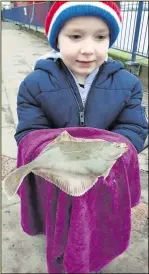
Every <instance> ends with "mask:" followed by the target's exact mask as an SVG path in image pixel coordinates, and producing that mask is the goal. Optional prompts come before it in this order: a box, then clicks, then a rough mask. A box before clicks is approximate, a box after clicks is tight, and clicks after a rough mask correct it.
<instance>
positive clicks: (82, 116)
mask: <svg viewBox="0 0 149 274" xmlns="http://www.w3.org/2000/svg"><path fill="white" fill-rule="evenodd" d="M79 115H80V126H81V127H84V122H85V121H84V111H80V112H79Z"/></svg>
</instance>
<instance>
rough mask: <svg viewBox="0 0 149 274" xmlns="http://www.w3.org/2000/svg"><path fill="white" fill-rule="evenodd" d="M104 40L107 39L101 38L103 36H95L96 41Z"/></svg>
mask: <svg viewBox="0 0 149 274" xmlns="http://www.w3.org/2000/svg"><path fill="white" fill-rule="evenodd" d="M106 38H107V36H103V35H99V36H96V39H97V40H104V39H106Z"/></svg>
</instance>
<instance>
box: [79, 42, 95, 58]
mask: <svg viewBox="0 0 149 274" xmlns="http://www.w3.org/2000/svg"><path fill="white" fill-rule="evenodd" d="M80 52H81V53H82V54H89V55H91V54H93V53H94V46H93V44H92V43H91V42H90V41H88V42H87V43H84V44H83V45H82V47H81V49H80Z"/></svg>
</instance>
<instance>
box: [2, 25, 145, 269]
mask: <svg viewBox="0 0 149 274" xmlns="http://www.w3.org/2000/svg"><path fill="white" fill-rule="evenodd" d="M49 50H50V49H49V46H48V44H47V42H45V41H44V40H42V39H40V38H37V37H36V36H34V35H32V34H30V33H27V32H25V31H23V30H20V29H19V27H18V26H15V25H13V24H12V23H7V22H3V24H2V179H3V178H4V177H5V176H6V175H7V174H8V173H9V172H10V171H11V170H13V169H14V168H15V166H16V157H17V146H16V143H15V140H14V137H13V136H14V133H15V128H16V125H17V115H16V98H17V92H18V87H19V85H20V82H21V81H22V80H23V79H24V77H25V76H26V75H27V74H28V73H29V72H31V70H32V66H33V64H34V62H35V61H36V59H37V58H38V57H39V56H41V55H43V54H44V53H47V52H48V51H49ZM147 93H148V91H147V90H145V92H144V98H143V102H144V104H145V105H146V106H147V108H148V100H147ZM139 160H140V169H141V183H142V200H141V203H140V204H139V205H138V206H137V207H135V208H134V209H133V210H132V236H131V245H130V248H129V249H128V250H127V251H126V252H125V253H124V254H122V255H121V256H119V257H118V258H117V259H115V260H114V261H113V262H112V263H111V264H109V265H108V266H107V267H106V268H105V269H104V271H103V273H148V237H147V228H148V224H147V219H148V209H147V208H148V162H147V160H148V151H147V149H146V150H144V151H143V152H142V153H141V154H140V155H139ZM2 212H3V215H2V225H3V233H2V241H3V264H2V273H47V268H46V260H45V255H46V254H45V238H44V236H41V235H40V236H34V237H30V236H28V235H27V234H25V233H24V232H23V231H22V229H21V225H20V201H19V198H18V197H17V196H16V198H15V199H13V200H12V201H11V202H10V201H8V200H7V198H6V197H5V196H4V195H3V194H2Z"/></svg>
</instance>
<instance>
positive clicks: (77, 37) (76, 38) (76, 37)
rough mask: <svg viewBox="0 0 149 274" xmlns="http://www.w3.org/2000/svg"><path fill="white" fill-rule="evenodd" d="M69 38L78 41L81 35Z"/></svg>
mask: <svg viewBox="0 0 149 274" xmlns="http://www.w3.org/2000/svg"><path fill="white" fill-rule="evenodd" d="M69 37H70V38H71V39H73V40H78V39H80V38H81V35H77V34H74V35H70V36H69Z"/></svg>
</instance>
